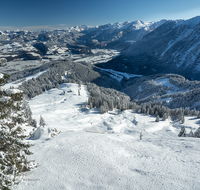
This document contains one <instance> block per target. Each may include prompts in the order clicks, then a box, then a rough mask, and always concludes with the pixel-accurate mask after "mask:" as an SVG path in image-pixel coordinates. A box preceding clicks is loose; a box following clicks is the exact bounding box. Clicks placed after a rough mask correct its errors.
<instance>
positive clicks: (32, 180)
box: [12, 84, 200, 190]
mask: <svg viewBox="0 0 200 190" xmlns="http://www.w3.org/2000/svg"><path fill="white" fill-rule="evenodd" d="M60 87H61V88H60V89H59V90H58V89H51V90H49V91H47V92H45V93H43V94H41V95H39V96H36V97H35V98H33V99H31V100H30V101H29V104H30V107H31V109H32V112H33V118H35V119H36V120H37V121H39V117H40V115H42V116H43V118H44V119H45V121H46V123H47V126H46V127H45V128H44V131H47V132H44V133H42V134H41V136H40V138H38V139H36V140H28V141H29V142H30V143H31V144H32V143H33V144H35V145H34V146H33V147H31V151H32V152H33V153H34V154H33V155H31V156H29V160H32V159H34V160H35V162H37V163H38V167H37V168H36V169H34V170H32V171H30V172H27V173H26V176H25V177H24V178H23V179H22V181H21V183H20V184H19V185H16V186H14V187H12V189H13V190H27V189H29V190H38V189H40V190H61V189H66V190H89V189H91V190H97V189H98V190H100V189H102V190H104V189H108V190H118V189H121V190H135V189H137V190H140V189H141V190H144V189H145V190H146V189H150V190H152V189H153V190H157V189H158V190H160V189H166V190H168V189H172V190H173V189H176V190H177V189H180V190H181V189H184V190H185V189H199V187H200V178H199V171H200V160H199V158H200V146H199V143H200V139H199V138H189V137H188V138H179V137H178V133H179V131H180V128H181V126H182V125H181V124H179V123H172V122H171V121H170V120H167V121H160V122H155V117H149V116H145V115H143V114H137V113H135V111H133V110H127V111H124V112H120V111H119V110H114V111H112V112H109V113H106V114H103V115H101V114H100V113H99V109H91V110H90V109H88V108H84V107H83V108H81V107H80V105H81V104H84V103H85V101H86V100H87V99H88V96H89V95H88V92H87V90H86V86H83V85H82V88H81V96H78V85H76V84H62V85H60ZM63 90H64V91H65V92H66V93H65V95H62V92H63ZM70 91H72V92H70ZM185 120H186V121H185V124H184V125H185V127H186V130H187V131H188V132H189V131H190V129H193V130H195V129H197V128H198V127H199V120H197V119H196V118H194V117H186V118H185ZM48 127H49V128H57V129H58V130H59V131H61V133H60V134H59V135H58V136H55V137H49V136H48ZM28 130H31V129H27V132H28ZM140 132H142V133H143V138H142V140H140V138H139V135H140Z"/></svg>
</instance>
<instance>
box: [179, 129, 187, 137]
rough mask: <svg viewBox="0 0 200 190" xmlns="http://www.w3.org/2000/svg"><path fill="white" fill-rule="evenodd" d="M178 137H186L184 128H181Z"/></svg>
mask: <svg viewBox="0 0 200 190" xmlns="http://www.w3.org/2000/svg"><path fill="white" fill-rule="evenodd" d="M178 136H179V137H185V136H186V130H185V127H184V126H183V127H181V131H180V132H179V134H178Z"/></svg>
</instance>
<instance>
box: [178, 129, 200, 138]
mask: <svg viewBox="0 0 200 190" xmlns="http://www.w3.org/2000/svg"><path fill="white" fill-rule="evenodd" d="M178 136H179V137H195V138H200V127H199V128H198V129H197V130H196V131H195V132H193V131H192V129H191V130H190V133H187V131H186V129H185V126H183V127H182V128H181V131H180V132H179V134H178Z"/></svg>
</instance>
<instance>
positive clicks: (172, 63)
mask: <svg viewBox="0 0 200 190" xmlns="http://www.w3.org/2000/svg"><path fill="white" fill-rule="evenodd" d="M199 34H200V17H195V18H192V19H189V20H177V21H166V22H165V23H163V24H162V25H161V26H159V27H157V28H156V29H155V30H153V31H152V32H150V33H148V34H146V35H144V36H143V37H142V38H141V39H140V40H138V41H137V42H136V43H133V44H132V45H131V46H130V47H129V48H127V49H126V50H125V51H124V52H123V53H121V56H119V57H117V58H116V59H115V60H112V61H111V62H110V63H108V64H104V65H102V66H103V67H106V68H112V69H114V70H120V71H126V72H130V73H134V74H135V73H137V74H143V75H149V74H156V73H177V74H182V75H183V76H185V77H187V78H190V79H200V75H199V73H200V50H199V49H200V35H199Z"/></svg>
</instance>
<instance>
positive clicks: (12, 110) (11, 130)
mask: <svg viewBox="0 0 200 190" xmlns="http://www.w3.org/2000/svg"><path fill="white" fill-rule="evenodd" d="M2 84H3V83H2ZM22 100H23V93H21V92H15V91H14V90H4V89H1V90H0V189H7V190H8V189H10V186H12V185H14V184H16V183H18V182H19V181H20V180H21V177H22V173H23V172H26V171H29V170H30V169H31V168H33V167H34V164H33V162H30V161H28V160H27V158H26V155H30V154H32V153H31V152H30V151H29V148H30V147H31V146H32V145H30V144H28V143H25V142H24V139H25V138H26V137H27V136H25V135H23V132H24V131H23V129H22V128H21V125H22V124H27V123H28V122H27V120H26V118H25V114H24V113H25V111H24V108H23V106H22Z"/></svg>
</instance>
